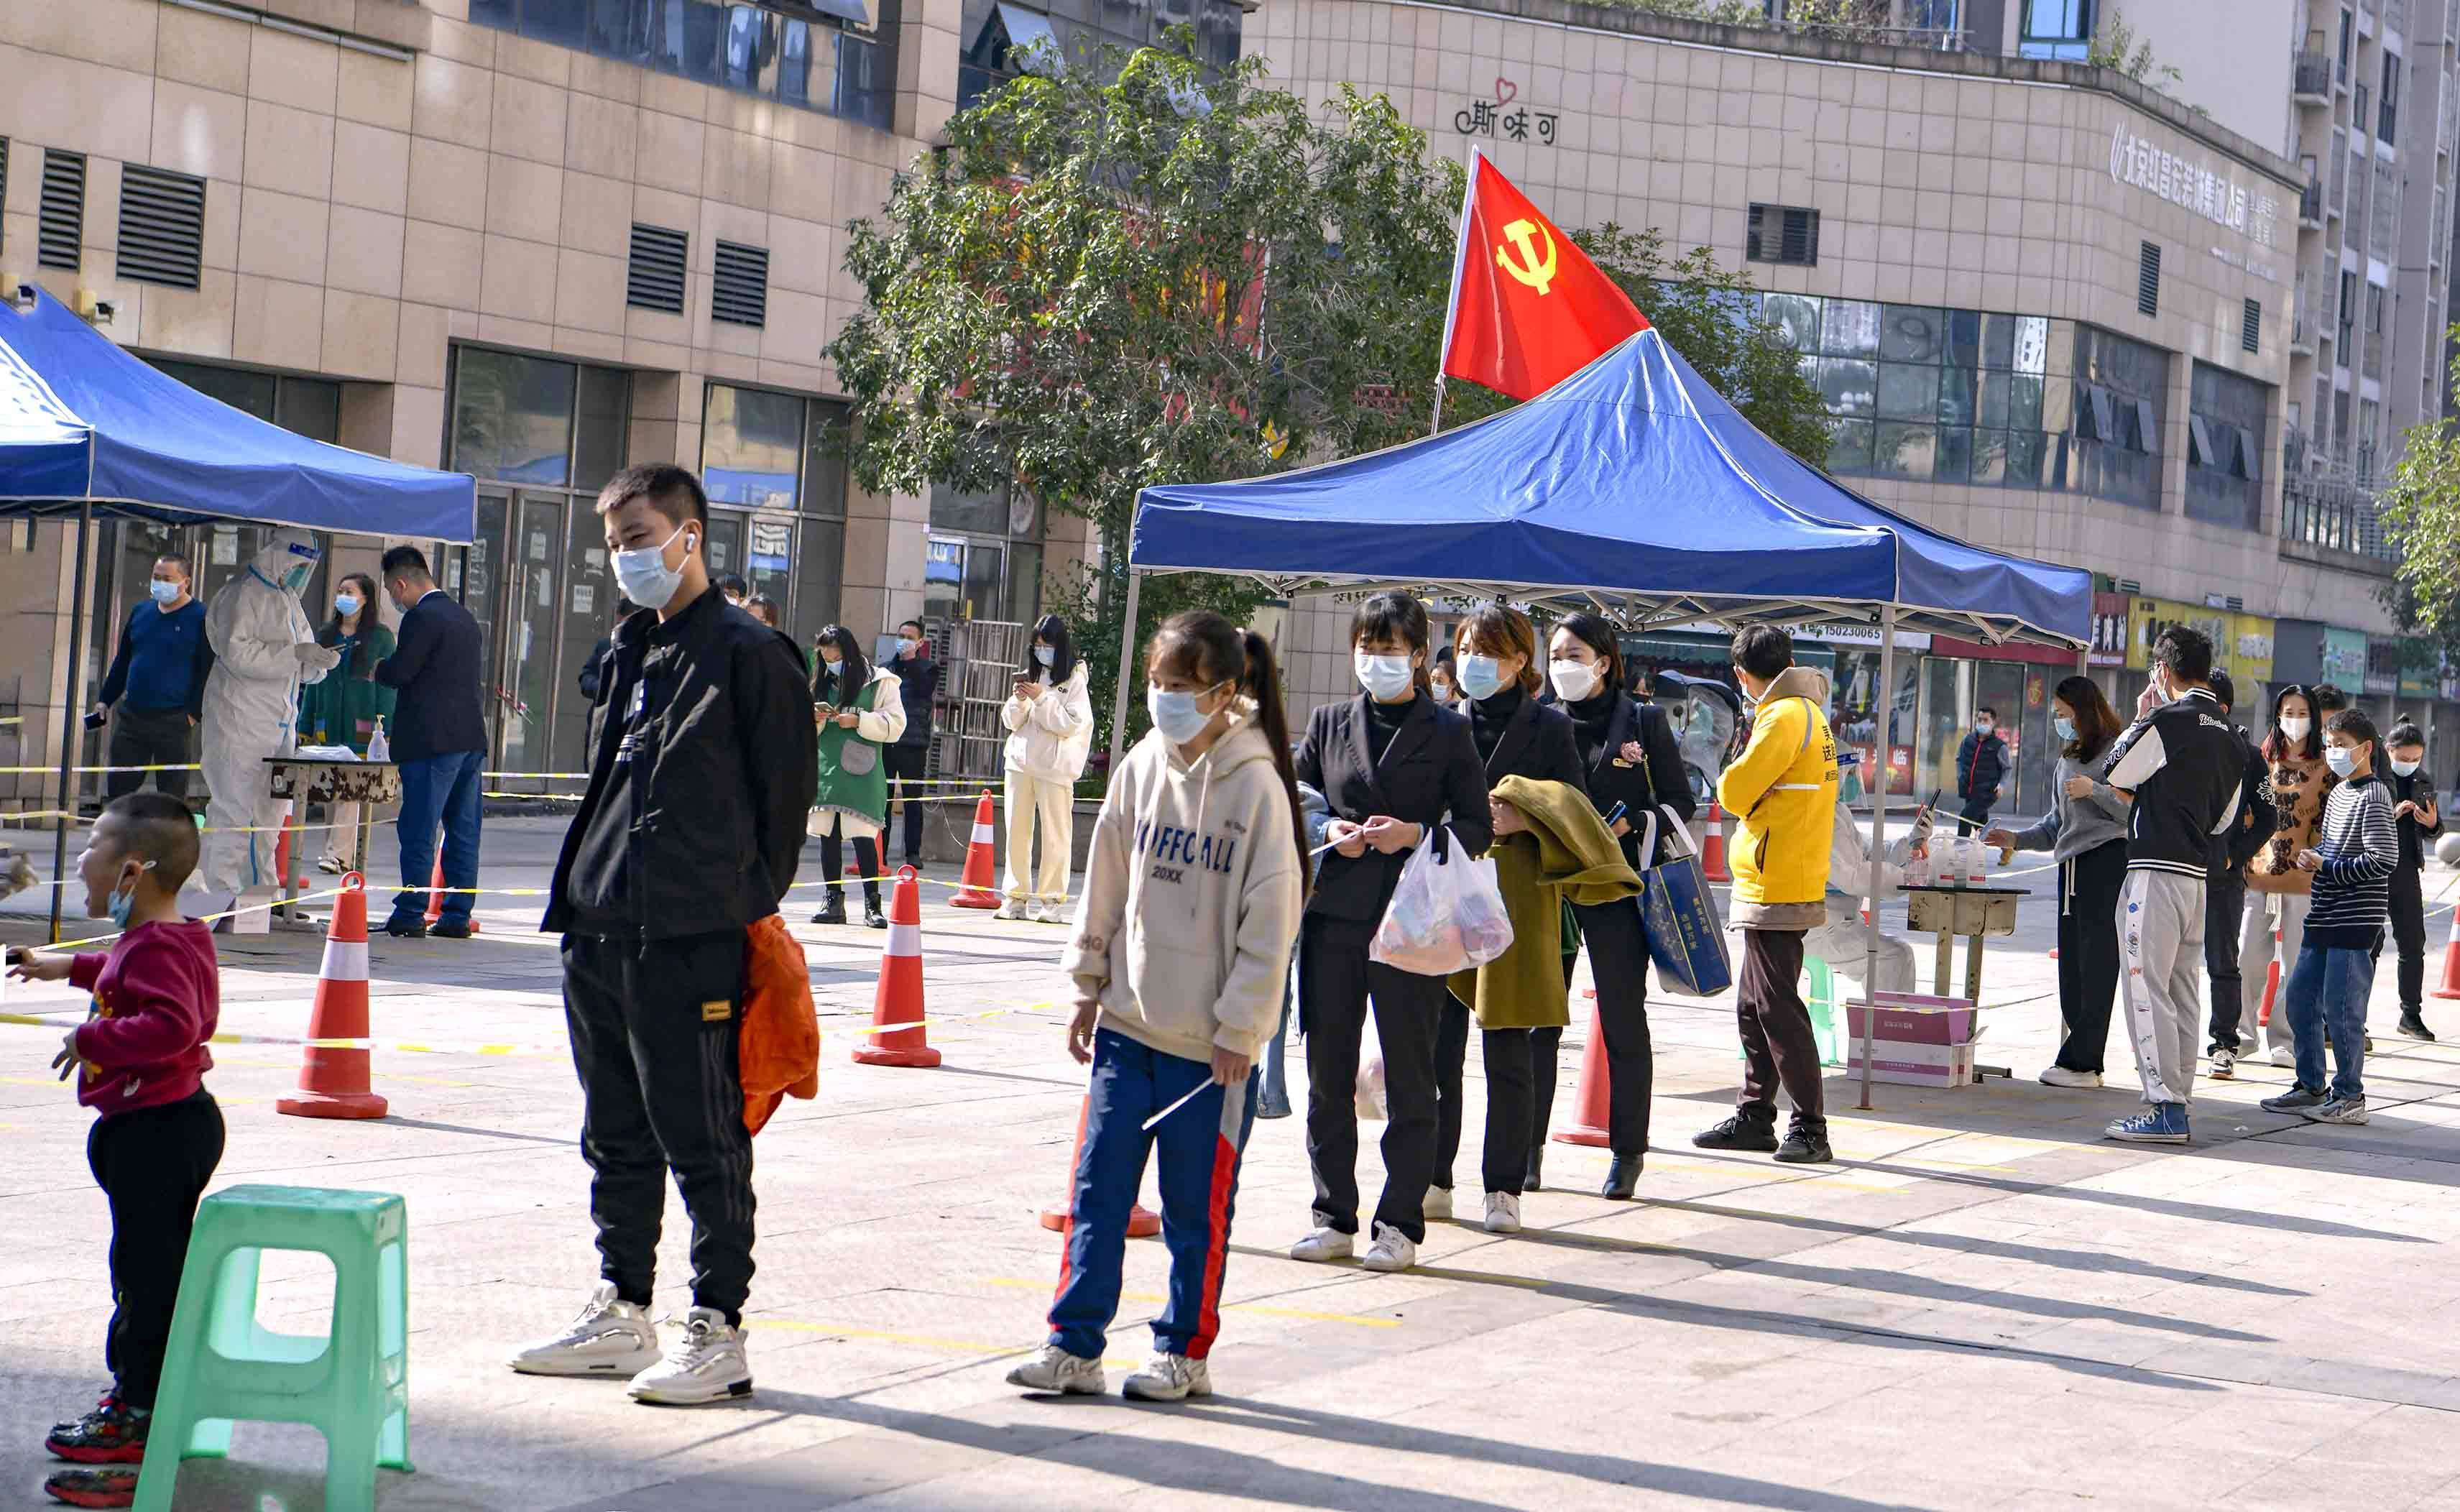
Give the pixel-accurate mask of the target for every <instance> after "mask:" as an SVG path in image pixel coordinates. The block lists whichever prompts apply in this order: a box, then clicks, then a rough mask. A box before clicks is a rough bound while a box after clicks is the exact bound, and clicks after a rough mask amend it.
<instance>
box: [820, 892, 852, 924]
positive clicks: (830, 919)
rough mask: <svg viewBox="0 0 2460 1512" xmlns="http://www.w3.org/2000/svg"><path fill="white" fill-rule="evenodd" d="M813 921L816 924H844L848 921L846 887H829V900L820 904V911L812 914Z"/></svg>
mask: <svg viewBox="0 0 2460 1512" xmlns="http://www.w3.org/2000/svg"><path fill="white" fill-rule="evenodd" d="M812 922H813V923H814V924H843V923H845V922H846V911H845V889H844V888H843V887H831V888H830V889H829V901H828V902H826V903H824V904H822V905H820V911H819V912H817V913H816V914H814V915H812Z"/></svg>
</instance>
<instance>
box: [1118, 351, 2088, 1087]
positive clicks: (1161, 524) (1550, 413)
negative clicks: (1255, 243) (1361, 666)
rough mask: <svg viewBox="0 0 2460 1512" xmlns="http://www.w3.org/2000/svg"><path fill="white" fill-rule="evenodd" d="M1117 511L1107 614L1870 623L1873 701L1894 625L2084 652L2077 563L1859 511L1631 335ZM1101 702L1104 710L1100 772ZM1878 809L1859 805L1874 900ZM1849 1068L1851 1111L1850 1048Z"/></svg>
mask: <svg viewBox="0 0 2460 1512" xmlns="http://www.w3.org/2000/svg"><path fill="white" fill-rule="evenodd" d="M1136 504H1137V507H1136V516H1135V527H1134V531H1133V534H1132V537H1131V541H1130V547H1129V564H1130V575H1129V579H1128V601H1129V607H1128V614H1129V617H1130V623H1131V624H1133V623H1134V616H1135V597H1136V587H1137V584H1138V581H1139V577H1140V575H1141V574H1144V573H1149V572H1193V571H1200V572H1223V573H1235V574H1240V575H1243V576H1246V577H1250V578H1254V579H1256V580H1258V581H1260V582H1262V583H1263V584H1265V585H1267V586H1270V587H1271V588H1272V589H1273V590H1274V591H1275V592H1277V593H1279V594H1282V595H1283V596H1288V595H1290V594H1295V593H1301V592H1306V591H1309V590H1314V589H1321V588H1328V587H1345V588H1368V589H1371V588H1380V587H1397V588H1410V589H1415V590H1420V591H1423V592H1427V593H1430V594H1433V595H1437V596H1453V597H1465V598H1466V597H1486V596H1492V595H1495V594H1502V595H1504V596H1506V597H1509V598H1513V599H1516V600H1519V601H1521V602H1523V603H1527V604H1530V605H1532V606H1534V607H1539V608H1545V609H1555V610H1558V611H1569V610H1573V609H1593V610H1596V611H1598V612H1601V613H1603V614H1604V615H1606V616H1607V617H1608V618H1609V619H1612V620H1615V621H1618V622H1620V623H1622V625H1623V626H1625V627H1626V628H1642V627H1644V626H1647V625H1652V624H1665V623H1669V622H1673V623H1681V622H1688V621H1698V620H1710V621H1716V622H1719V623H1723V624H1728V625H1739V624H1744V623H1749V622H1755V621H1756V622H1771V623H1776V624H1782V625H1790V626H1794V625H1798V626H1818V625H1823V624H1824V625H1849V624H1850V625H1856V626H1877V627H1878V628H1879V629H1880V637H1879V642H1880V657H1881V668H1880V684H1879V686H1880V687H1881V689H1883V690H1892V689H1893V688H1894V686H1895V675H1894V658H1895V650H1896V632H1897V631H1898V629H1913V630H1931V631H1937V632H1940V633H1944V634H1948V635H1954V636H1959V637H1963V638H1967V639H1972V640H1978V641H1982V642H1983V643H1985V644H1992V645H1997V644H2002V643H2004V642H2008V641H2025V642H2032V643H2037V644H2045V645H2050V646H2058V647H2065V648H2067V649H2068V650H2073V651H2076V652H2077V653H2078V654H2079V655H2080V656H2081V654H2082V653H2083V652H2084V651H2085V650H2087V649H2088V648H2089V646H2090V644H2091V639H2092V579H2091V576H2090V575H2089V574H2088V573H2085V572H2082V571H2079V570H2077V569H2075V568H2072V567H2062V566H2054V565H2051V564H2046V563H2041V562H2033V561H2028V560H2026V559H2024V558H2021V557H2011V556H2006V555H2003V554H2001V553H1998V552H1993V551H1985V550H1983V549H1982V548H1980V547H1977V546H1972V545H1967V544H1965V543H1962V542H1958V541H1955V540H1952V539H1950V538H1948V537H1946V536H1943V535H1941V534H1940V533H1939V532H1937V531H1934V530H1931V529H1929V528H1927V527H1926V526H1923V525H1920V524H1918V523H1916V522H1913V521H1910V520H1907V519H1905V518H1903V517H1902V516H1899V515H1897V514H1894V513H1891V512H1890V511H1888V510H1886V509H1882V508H1881V507H1879V506H1878V505H1877V504H1875V503H1872V502H1871V501H1870V500H1866V499H1864V498H1862V497H1861V496H1860V495H1858V494H1856V493H1854V492H1853V491H1852V490H1850V489H1848V488H1846V487H1845V486H1844V485H1843V484H1841V483H1839V482H1837V481H1836V480H1835V479H1833V478H1830V477H1829V476H1828V475H1827V474H1825V473H1823V472H1820V471H1819V470H1818V469H1816V468H1813V467H1811V466H1808V465H1806V464H1804V463H1803V462H1802V461H1800V460H1799V459H1797V458H1794V457H1793V456H1792V454H1791V453H1789V452H1787V451H1786V450H1785V449H1784V448H1783V447H1781V446H1779V445H1777V444H1776V443H1775V442H1774V441H1771V440H1770V439H1769V438H1768V437H1766V436H1763V435H1761V434H1760V432H1759V431H1758V430H1756V429H1755V428H1753V427H1752V425H1751V424H1750V421H1748V420H1746V419H1744V418H1743V416H1742V415H1740V414H1738V413H1737V412H1736V411H1735V410H1734V408H1733V406H1732V405H1730V404H1728V403H1727V402H1726V400H1725V398H1724V397H1723V396H1722V395H1720V394H1718V393H1717V392H1716V391H1715V390H1714V389H1712V388H1710V387H1709V386H1708V383H1707V380H1706V379H1704V378H1702V377H1701V376H1700V374H1699V373H1697V372H1695V371H1694V370H1693V369H1692V368H1691V366H1690V364H1688V363H1686V362H1685V361H1684V360H1683V358H1682V356H1681V355H1680V354H1679V353H1677V352H1676V351H1674V350H1673V349H1672V348H1671V347H1669V346H1667V345H1666V344H1665V338H1664V337H1663V336H1662V335H1660V334H1659V333H1658V332H1657V331H1656V330H1653V329H1652V330H1643V331H1641V332H1640V333H1638V334H1637V335H1634V336H1632V337H1630V338H1628V339H1627V340H1625V341H1623V342H1622V344H1621V345H1619V346H1617V347H1615V348H1614V349H1613V350H1612V351H1607V352H1605V353H1604V354H1602V355H1601V356H1600V357H1599V358H1598V359H1597V360H1596V361H1595V362H1592V363H1590V364H1589V365H1588V366H1587V367H1586V368H1583V369H1581V370H1580V372H1579V373H1575V374H1573V375H1572V376H1571V377H1569V378H1566V379H1564V380H1563V381H1562V382H1561V383H1559V384H1558V385H1556V386H1555V387H1554V388H1553V389H1550V390H1548V391H1547V392H1546V393H1544V394H1540V395H1538V397H1537V398H1535V399H1532V400H1530V401H1529V402H1528V403H1526V404H1522V405H1520V406H1518V407H1516V408H1515V409H1511V410H1507V411H1505V412H1503V413H1502V414H1500V415H1494V416H1492V417H1490V418H1488V419H1485V420H1481V421H1479V422H1477V423H1476V424H1474V425H1468V426H1463V427H1462V428H1461V429H1459V430H1457V431H1452V432H1447V433H1445V434H1443V435H1439V436H1432V437H1426V438H1424V439H1421V440H1416V441H1410V442H1408V443H1406V444H1404V445H1401V446H1396V447H1392V448H1390V449H1389V450H1387V451H1382V452H1375V453H1370V454H1368V455H1367V456H1364V457H1353V458H1344V459H1342V460H1340V461H1336V462H1328V463H1325V464H1323V465H1321V466H1316V467H1308V468H1302V469H1299V470H1297V471H1294V472H1288V473H1283V474H1279V475H1276V476H1272V477H1267V478H1259V479H1248V480H1246V481H1242V482H1231V483H1207V484H1193V485H1186V486H1170V485H1165V486H1160V487H1153V488H1147V489H1145V490H1143V492H1142V493H1140V494H1139V495H1138V496H1137V500H1136ZM1130 639H1133V637H1131V638H1130ZM1128 671H1129V669H1128V667H1126V666H1125V665H1124V664H1123V665H1122V667H1121V669H1120V672H1121V675H1120V680H1119V686H1120V688H1121V689H1122V690H1125V689H1126V688H1127V686H1128ZM1883 696H1884V694H1883ZM1124 713H1125V711H1124V708H1123V707H1122V708H1121V709H1117V710H1114V711H1113V724H1112V751H1113V759H1114V760H1115V758H1116V756H1117V748H1118V745H1119V743H1120V738H1121V735H1122V734H1123V717H1124ZM1883 816H1884V804H1877V805H1875V811H1874V815H1873V819H1872V854H1873V856H1874V858H1875V860H1874V863H1873V870H1874V875H1873V877H1872V879H1871V891H1872V892H1873V893H1874V894H1875V895H1876V894H1877V891H1878V890H1879V889H1878V879H1877V860H1876V858H1877V856H1878V854H1879V852H1880V849H1881V843H1880V841H1881V837H1882V834H1883V828H1882V825H1883ZM1873 927H1874V931H1875V932H1874V935H1873V959H1872V961H1871V962H1870V963H1868V965H1870V966H1876V951H1877V936H1876V927H1877V926H1876V925H1875V926H1873ZM1870 979H1871V977H1870V975H1869V974H1867V968H1866V974H1865V976H1864V978H1863V980H1864V981H1866V982H1867V981H1869V980H1870ZM1863 1064H1864V1074H1865V1081H1864V1087H1863V1098H1864V1103H1865V1105H1866V1106H1867V1104H1868V1102H1869V1083H1868V1072H1869V1064H1870V1057H1869V1055H1868V1054H1867V1047H1866V1054H1865V1055H1864V1060H1863Z"/></svg>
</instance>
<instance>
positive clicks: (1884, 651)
mask: <svg viewBox="0 0 2460 1512" xmlns="http://www.w3.org/2000/svg"><path fill="white" fill-rule="evenodd" d="M1871 712H1872V713H1873V714H1874V716H1876V718H1877V724H1878V738H1877V741H1875V742H1874V744H1873V749H1872V764H1873V765H1875V766H1877V768H1878V769H1879V770H1878V771H1877V773H1876V774H1874V776H1875V777H1877V782H1876V783H1875V784H1874V785H1873V786H1872V789H1871V792H1872V799H1871V876H1870V886H1869V890H1868V891H1867V892H1866V893H1865V894H1864V896H1865V897H1866V898H1868V899H1869V900H1870V904H1871V916H1870V917H1869V918H1868V919H1865V920H1864V921H1863V922H1862V1000H1863V1002H1864V1003H1866V1004H1868V1005H1870V1006H1869V1007H1867V1008H1865V1009H1864V1010H1863V1012H1862V1100H1861V1101H1859V1102H1857V1103H1856V1104H1854V1106H1855V1107H1856V1109H1858V1110H1859V1111H1861V1112H1865V1113H1867V1112H1869V1111H1870V1108H1871V1061H1872V1058H1873V1056H1874V1054H1876V1051H1877V1047H1876V1045H1875V1043H1874V1041H1875V1040H1876V1039H1877V1035H1878V1031H1879V1014H1878V991H1877V985H1878V981H1879V900H1880V899H1881V898H1882V897H1884V896H1885V895H1886V892H1887V888H1886V887H1885V886H1884V885H1883V884H1881V882H1880V877H1881V875H1882V873H1881V870H1880V862H1881V859H1882V858H1883V857H1885V856H1886V854H1887V850H1888V772H1889V770H1890V768H1889V762H1888V756H1890V754H1891V753H1892V752H1894V750H1895V749H1896V728H1895V726H1896V713H1897V607H1896V606H1895V605H1893V604H1891V605H1889V606H1888V607H1886V608H1884V609H1882V610H1880V611H1879V691H1878V695H1877V697H1875V698H1873V699H1872V700H1871Z"/></svg>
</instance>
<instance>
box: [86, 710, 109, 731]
mask: <svg viewBox="0 0 2460 1512" xmlns="http://www.w3.org/2000/svg"><path fill="white" fill-rule="evenodd" d="M104 717H105V716H104V714H103V712H102V711H101V710H99V709H96V710H95V711H94V712H93V713H89V714H87V715H86V716H85V727H86V728H87V729H88V730H99V729H101V728H102V725H103V719H104Z"/></svg>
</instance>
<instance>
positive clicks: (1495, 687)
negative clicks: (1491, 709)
mask: <svg viewBox="0 0 2460 1512" xmlns="http://www.w3.org/2000/svg"><path fill="white" fill-rule="evenodd" d="M1460 691H1461V692H1464V693H1467V694H1468V695H1469V696H1470V697H1472V698H1474V699H1476V700H1478V701H1479V702H1480V703H1483V702H1485V701H1486V700H1487V699H1489V698H1492V697H1494V696H1495V694H1496V693H1499V692H1502V691H1503V664H1502V663H1501V662H1500V661H1498V660H1496V659H1495V657H1492V656H1464V657H1462V658H1461V659H1460Z"/></svg>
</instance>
